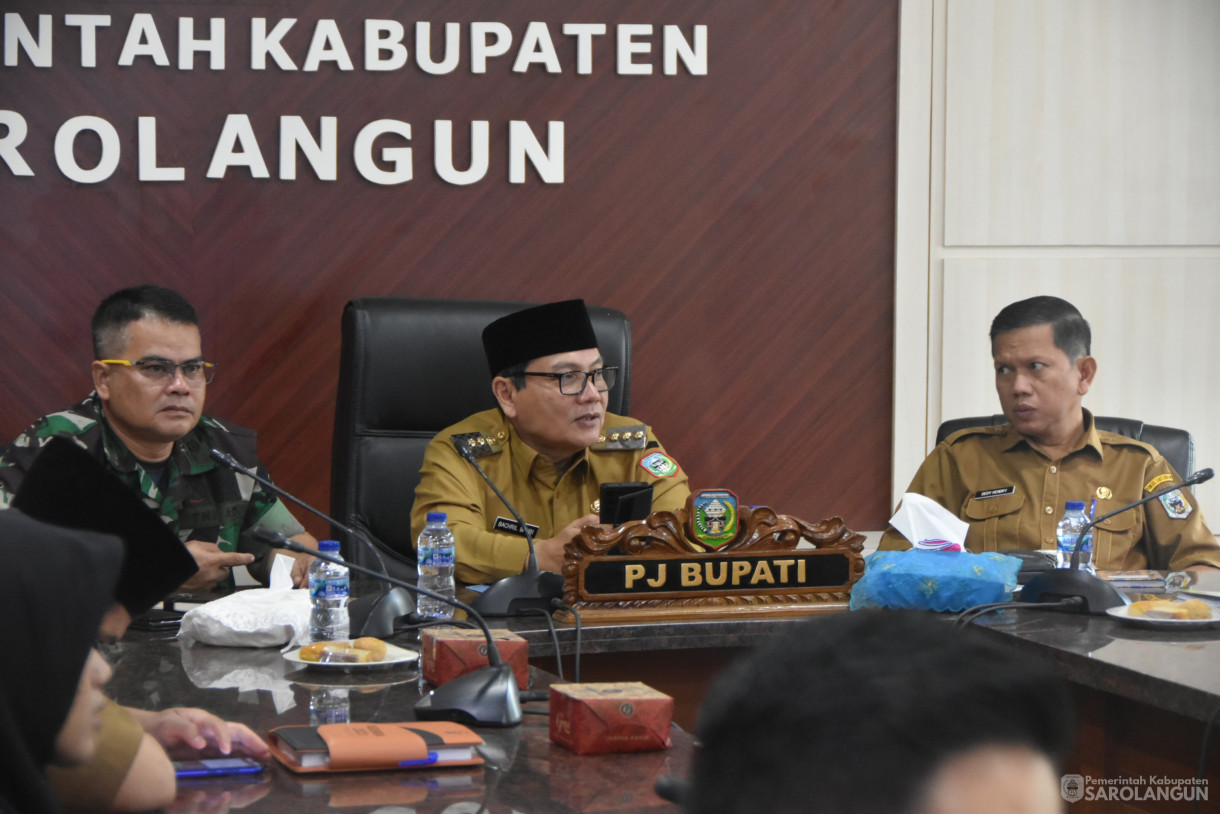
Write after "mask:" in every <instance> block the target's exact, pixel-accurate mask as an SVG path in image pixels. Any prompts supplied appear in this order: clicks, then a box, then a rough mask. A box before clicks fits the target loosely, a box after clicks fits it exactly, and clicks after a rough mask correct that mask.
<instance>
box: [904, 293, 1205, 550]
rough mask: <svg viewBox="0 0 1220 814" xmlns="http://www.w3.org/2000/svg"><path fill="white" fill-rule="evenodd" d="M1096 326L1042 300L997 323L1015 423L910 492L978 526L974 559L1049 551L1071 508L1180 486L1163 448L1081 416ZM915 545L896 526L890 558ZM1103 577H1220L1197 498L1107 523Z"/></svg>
mask: <svg viewBox="0 0 1220 814" xmlns="http://www.w3.org/2000/svg"><path fill="white" fill-rule="evenodd" d="M1089 345H1090V331H1089V324H1088V322H1086V321H1085V319H1084V317H1083V316H1081V315H1080V312H1079V311H1077V310H1076V308H1075V307H1074V306H1073V305H1072V304H1071V303H1069V302H1066V301H1064V300H1061V299H1059V298H1058V297H1033V298H1031V299H1028V300H1022V301H1020V302H1016V303H1013V304H1011V305H1009V306H1007V307H1006V308H1004V309H1003V310H1002V311H1000V313H999V314H998V315H997V316H996V318H995V320H994V321H993V322H992V323H991V354H992V357H993V359H994V362H995V373H996V392H997V393H998V394H999V396H1000V406H1001V408H1002V409H1003V411H1004V415H1005V417H1007V418H1008V421H1009V422H1010V423H1008V424H1006V425H1004V426H1001V427H976V428H972V429H966V430H962V431H960V432H956V433H954V434H953V435H951V436H949V437H948V438H946V439H945V440H944V441H943V442H942V443H940V444H938V445H937V446H936V448H935V449H934V450H932V452H931V454H929V455H928V458H927V460H925V461H924V462H923V464H922V465H921V466H920V468H919V471H918V472H917V473H916V474H915V479H914V480H913V481H912V482H911V485H910V487H909V488H908V489H907V491H909V492H915V493H918V494H921V495H926V496H927V497H930V498H932V499H933V500H935V501H936V502H938V503H940V504H941V505H942V506H944V507H945V508H947V509H949V510H950V511H952V512H953V513H954V514H956V515H958V516H959V517H960V518H961V519H962V520H965V521H966V522H967V523H969V525H970V529H969V531H968V533H967V536H966V546H967V547H968V548H969V549H970V550H971V551H975V552H982V551H996V550H1003V549H1039V548H1041V549H1048V550H1054V549H1055V548H1056V546H1057V540H1056V530H1055V527H1056V525H1057V524H1058V522H1059V517H1060V516H1061V515H1062V513H1063V504H1064V503H1065V502H1066V501H1069V500H1083V501H1085V502H1086V503H1090V504H1091V503H1092V502H1093V501H1094V500H1095V501H1096V509H1095V514H1096V516H1101V515H1103V514H1107V513H1109V512H1111V511H1113V510H1115V509H1118V508H1119V507H1121V506H1123V505H1125V504H1127V503H1131V502H1133V501H1135V500H1138V499H1139V498H1140V497H1141V496H1142V495H1146V494H1149V493H1151V492H1153V491H1155V490H1156V489H1158V488H1161V487H1163V486H1166V485H1168V484H1171V483H1173V482H1175V481H1177V480H1180V478H1179V474H1181V475H1189V474H1191V473H1189V472H1183V473H1177V472H1174V471H1173V468H1172V467H1171V466H1170V465H1169V463H1168V462H1167V461H1166V460H1165V458H1164V457H1163V456H1162V455H1161V454H1160V453H1159V452H1158V451H1157V450H1156V449H1155V448H1154V447H1152V446H1150V445H1148V444H1145V443H1142V442H1140V441H1136V440H1133V439H1131V438H1127V437H1125V436H1122V435H1118V434H1116V433H1109V432H1102V431H1100V430H1098V429H1097V428H1096V427H1095V426H1094V424H1093V416H1092V415H1091V414H1090V413H1089V411H1088V410H1085V409H1084V408H1083V407H1082V406H1081V397H1082V396H1084V394H1085V393H1087V392H1088V390H1089V386H1090V385H1091V384H1092V382H1093V376H1094V375H1095V374H1096V372H1097V361H1096V360H1095V359H1094V358H1093V357H1092V356H1090V355H1089ZM907 546H909V543H908V542H907V541H906V539H905V538H903V537H902V535H900V534H899V533H898V532H897V531H895V530H894V529H893V528H890V529H888V530H887V531H886V532H885V534H884V535H883V536H882V538H881V545H880V547H881V548H882V549H896V548H906V547H907ZM1093 551H1094V560H1093V561H1094V564H1095V565H1096V567H1097V568H1098V569H1099V570H1108V571H1118V570H1136V569H1144V568H1158V569H1172V570H1177V569H1183V568H1192V569H1193V568H1200V569H1201V568H1215V567H1220V546H1217V544H1216V538H1215V536H1214V535H1213V534H1212V533H1211V532H1210V531H1209V530H1208V528H1207V525H1206V524H1205V523H1204V522H1203V513H1202V512H1201V511H1199V507H1198V505H1197V504H1196V502H1195V498H1194V495H1193V494H1191V493H1190V492H1189V491H1188V490H1185V489H1180V490H1177V491H1175V492H1172V493H1170V494H1169V495H1166V496H1164V497H1162V498H1161V499H1160V500H1159V501H1153V502H1151V503H1147V504H1144V505H1143V506H1140V507H1137V508H1135V509H1132V510H1130V511H1126V512H1122V513H1121V514H1119V515H1117V516H1115V517H1112V518H1110V519H1109V520H1105V521H1103V522H1102V523H1101V524H1100V525H1098V526H1097V527H1096V528H1095V530H1094V540H1093Z"/></svg>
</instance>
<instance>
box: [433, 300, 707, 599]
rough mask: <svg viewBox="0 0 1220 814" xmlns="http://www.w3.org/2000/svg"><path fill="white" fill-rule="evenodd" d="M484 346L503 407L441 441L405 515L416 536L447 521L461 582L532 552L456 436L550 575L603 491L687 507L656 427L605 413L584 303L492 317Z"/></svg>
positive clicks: (677, 471) (604, 380)
mask: <svg viewBox="0 0 1220 814" xmlns="http://www.w3.org/2000/svg"><path fill="white" fill-rule="evenodd" d="M483 348H484V351H485V352H486V354H487V362H488V367H489V368H490V372H491V375H492V382H491V387H492V392H493V393H494V394H495V396H496V401H497V402H498V403H499V409H495V410H486V411H484V412H481V413H476V414H475V415H473V416H470V417H469V418H467V419H465V420H464V421H461V422H459V423H457V424H454V425H453V426H451V427H448V428H446V429H444V430H442V431H441V432H439V433H438V434H437V436H436V438H434V439H433V440H432V442H431V443H430V444H429V445H428V449H427V451H426V453H425V455H424V463H423V467H422V468H421V470H420V484H419V486H418V487H416V490H415V505H414V507H413V508H412V510H411V526H412V528H414V529H416V530H418V529H422V528H423V527H424V519H425V517H426V515H427V513H428V512H445V513H446V514H447V515H448V521H449V526H450V528H451V529H452V530H453V533H454V537H455V538H456V540H457V568H456V571H457V578H458V579H459V580H461V581H462V582H466V583H478V582H487V581H490V580H496V579H500V578H503V577H506V576H511V575H512V574H516V573H520V571H521V570H522V569H523V568H524V566H525V562H526V559H527V557H528V555H529V549H528V544H527V543H526V540H525V536H524V533H523V530H522V529H520V528H518V525H517V523H516V521H515V520H513V516H512V513H511V512H510V511H509V510H508V508H507V507H506V506H505V505H504V504H503V503H502V502H501V501H500V499H499V498H498V497H496V495H495V493H494V492H493V491H492V490H491V489H490V488H489V487H488V486H487V485H486V484H485V483H484V482H483V479H482V478H481V477H479V474H478V473H477V472H476V471H475V469H474V467H473V466H471V465H470V463H469V462H468V461H466V460H465V459H463V458H462V456H461V455H460V454H459V453H458V451H457V448H456V447H455V445H454V444H455V440H454V439H455V436H456V437H457V439H458V442H463V443H464V442H466V441H470V442H472V443H473V449H474V455H475V456H476V457H477V458H478V461H479V464H480V465H481V466H482V467H483V468H484V469H485V470H486V472H487V474H488V476H489V477H490V478H491V480H492V481H493V482H494V483H495V484H496V485H497V486H498V487H499V488H500V490H501V491H502V492H503V493H504V496H505V497H506V498H507V499H508V500H509V501H510V502H511V503H512V504H513V506H514V507H515V508H516V509H517V510H518V511H519V512H520V513H521V517H522V519H524V520H525V522H526V524H528V525H529V526H530V527H531V533H532V534H533V535H534V538H535V547H536V549H537V553H538V564H539V566H540V567H541V568H542V569H543V570H547V571H558V570H559V569H560V568H561V567H562V564H563V548H564V545H565V544H566V543H568V542H569V541H570V540H572V538H573V537H575V536H576V535H577V534H578V533H579V532H580V530H581V529H582V528H584V527H585V526H590V525H595V524H597V522H598V515H597V511H596V508H595V505H596V501H597V499H598V496H599V491H600V485H601V484H602V483H616V482H623V481H643V482H646V483H651V484H652V485H653V509H654V511H662V510H664V511H675V510H677V509H678V508H680V507H681V506H682V505H683V504H684V503H685V502H686V498H687V496H688V495H689V494H690V490H689V489H688V488H687V484H686V475H685V473H683V472H682V470H681V468H680V467H679V466H678V465H677V463H676V462H675V461H674V460H673V459H672V458H670V457H669V456H668V455H667V454H666V453H665V450H664V449H662V448H661V445H660V443H659V442H658V441H657V439H656V437H655V436H654V435H653V434H652V430H651V429H649V428H648V427H647V426H645V425H643V424H641V423H639V422H638V421H636V420H634V419H631V418H628V417H625V416H618V415H614V414H613V413H609V412H607V411H606V407H607V404H608V401H609V397H608V396H607V392H608V391H609V389H610V387H611V386H612V385H613V384H614V376H615V373H616V372H617V371H616V370H615V369H613V368H606V367H604V366H603V364H602V356H601V353H600V352H599V351H598V349H597V337H596V335H595V334H594V333H593V326H592V324H591V323H590V321H589V313H588V311H587V310H586V308H585V304H584V302H582V301H581V300H568V301H566V302H557V303H549V304H547V305H540V306H537V307H535V308H528V309H526V310H524V311H518V312H516V313H514V314H510V315H508V316H506V317H503V318H502V319H499V320H496V321H495V322H493V323H491V324H490V325H488V326H487V328H486V329H484V331H483ZM531 379H532V381H531Z"/></svg>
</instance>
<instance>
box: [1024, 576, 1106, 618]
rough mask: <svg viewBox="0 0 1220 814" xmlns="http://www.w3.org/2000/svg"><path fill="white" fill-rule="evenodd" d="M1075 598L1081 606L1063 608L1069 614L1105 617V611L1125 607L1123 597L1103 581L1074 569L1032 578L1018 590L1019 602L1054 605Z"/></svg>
mask: <svg viewBox="0 0 1220 814" xmlns="http://www.w3.org/2000/svg"><path fill="white" fill-rule="evenodd" d="M1070 597H1078V598H1080V599H1083V600H1084V606H1083V607H1079V608H1065V609H1064V610H1066V611H1067V612H1068V613H1089V614H1093V615H1094V616H1103V615H1105V612H1106V609H1107V608H1117V607H1118V606H1119V605H1122V604H1124V602H1123V598H1122V596H1120V595H1119V593H1118V591H1116V590H1114V586H1112V585H1110V584H1109V583H1108V582H1106V581H1105V580H1103V579H1099V578H1098V577H1095V576H1093V575H1092V574H1090V573H1088V572H1087V571H1080V570H1077V569H1074V568H1056V569H1055V570H1054V571H1047V572H1045V573H1042V574H1038V576H1036V577H1034V578H1033V579H1031V580H1030V581H1029V582H1027V583H1026V584H1025V587H1024V588H1022V589H1021V601H1022V602H1054V601H1056V600H1059V599H1068V598H1070Z"/></svg>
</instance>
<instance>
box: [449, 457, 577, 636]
mask: <svg viewBox="0 0 1220 814" xmlns="http://www.w3.org/2000/svg"><path fill="white" fill-rule="evenodd" d="M449 440H451V441H452V442H453V446H454V448H455V449H457V451H458V454H459V455H461V456H462V457H463V458H465V459H466V460H467V461H469V462H470V465H471V466H473V467H474V468H475V471H477V472H478V473H479V475H481V476H482V478H483V480H484V481H486V482H487V485H488V486H490V487H491V490H492V491H493V492H495V493H496V497H498V498H500V502H501V503H503V504H504V505H505V506H507V507H508V510H509V511H510V512H511V513H512V515H513V519H514V520H516V521H517V525H518V526H519V527H520V529H521V531H522V533H523V534H525V542H526V543H527V544H528V545H529V549H530V556H529V559H528V560H527V561H526V563H525V570H523V571H522V572H521V573H520V574H514V575H512V576H511V577H505V578H504V579H502V580H499V581H498V582H494V583H492V584H491V585H490V586H489V587H488V588H487V590H486V591H484V592H483V593H482V594H480V595H479V598H478V599H475V600H474V601H473V602H472V603H471V604H472V605H474V607H476V608H478V610H479V613H482V614H483V615H485V616H516V615H518V614H521V613H528V612H530V610H531V609H541V610H543V611H546V612H547V613H550V612H551V610H552V608H551V600H552V599H557V598H558V597H560V596H562V595H563V577H561V576H560V575H559V574H556V573H553V572H551V571H543V570H541V569H540V568H539V567H538V554H537V552H535V550H534V535H533V532H531V531H530V528H529V526H527V525H526V524H525V521H524V520H523V519H522V518H521V515H520V514H519V513H518V512H517V510H516V509H515V508H514V507H513V504H511V503H509V502H508V498H506V497H505V496H504V493H503V492H501V491H500V489H499V487H497V486H496V485H495V484H494V483H493V482H492V480H491V478H489V477H487V473H486V472H484V471H483V467H481V466H479V462H478V461H477V460H476V459H475V456H474V449H473V448H472V446H471V444H470V441H469V439H467V438H464V437H462V436H460V435H451V436H449Z"/></svg>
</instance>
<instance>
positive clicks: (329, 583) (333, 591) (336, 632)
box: [309, 540, 351, 642]
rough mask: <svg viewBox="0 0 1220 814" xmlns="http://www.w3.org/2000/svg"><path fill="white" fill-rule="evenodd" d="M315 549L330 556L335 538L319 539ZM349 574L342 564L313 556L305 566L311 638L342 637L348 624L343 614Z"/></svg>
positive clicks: (336, 546) (335, 548)
mask: <svg viewBox="0 0 1220 814" xmlns="http://www.w3.org/2000/svg"><path fill="white" fill-rule="evenodd" d="M318 550H319V551H321V552H322V553H323V554H329V555H331V556H332V557H338V556H339V542H338V541H337V540H322V541H320V542H319V543H318ZM350 584H351V578H350V575H349V573H348V570H347V566H346V565H336V564H335V563H331V562H327V561H326V560H320V559H315V560H314V561H313V565H311V566H309V602H310V604H311V605H312V609H311V610H310V612H309V635H310V636H311V637H312V639H313V640H314V641H315V642H318V641H324V640H325V641H334V640H336V639H346V638H347V637H348V632H349V630H350V628H351V624H350V622H349V620H348V617H347V599H348V594H349V592H350Z"/></svg>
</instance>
